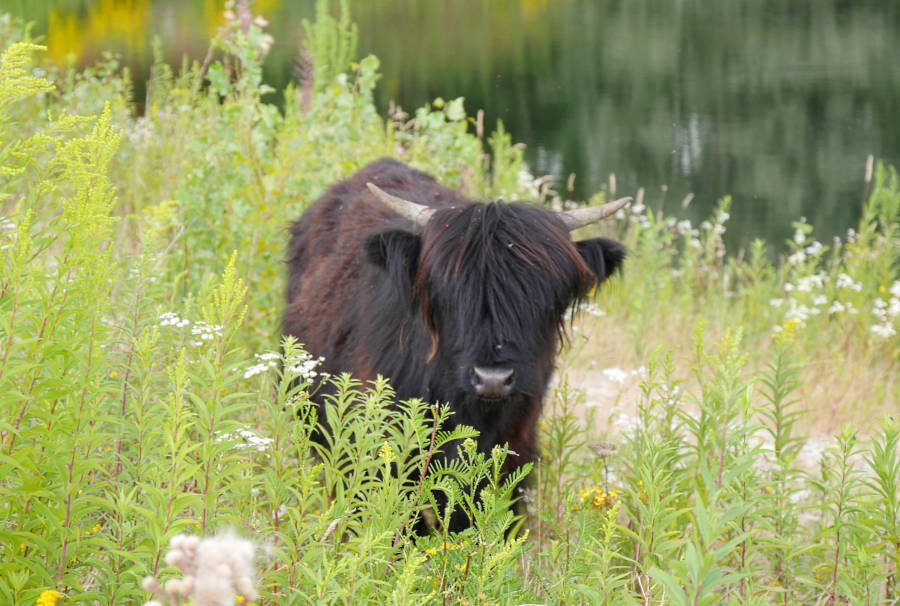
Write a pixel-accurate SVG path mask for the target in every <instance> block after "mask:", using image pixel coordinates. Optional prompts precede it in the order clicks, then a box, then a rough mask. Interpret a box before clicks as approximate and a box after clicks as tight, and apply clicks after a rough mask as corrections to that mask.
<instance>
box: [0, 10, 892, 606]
mask: <svg viewBox="0 0 900 606" xmlns="http://www.w3.org/2000/svg"><path fill="white" fill-rule="evenodd" d="M322 6H323V7H324V3H323V4H322ZM2 23H4V24H5V25H4V27H5V28H6V29H4V30H3V31H2V32H0V40H3V41H4V45H5V50H4V52H3V56H2V64H0V160H2V164H0V263H2V265H0V602H3V603H9V604H34V603H41V604H43V603H52V602H53V601H54V600H55V599H58V603H60V604H63V603H96V604H122V603H142V602H144V601H146V600H150V599H152V598H153V597H154V596H153V594H152V592H151V591H150V590H151V589H153V588H154V587H155V586H156V585H154V584H157V585H159V586H162V587H163V588H165V583H166V582H167V581H173V580H177V579H180V578H181V577H183V576H184V574H185V572H186V571H193V572H192V574H193V575H199V573H198V572H197V571H195V570H193V569H192V568H191V566H195V565H196V562H194V563H191V562H193V560H191V559H190V558H191V557H193V556H188V555H184V554H190V553H193V552H192V551H191V550H192V549H195V548H197V546H196V545H194V544H193V543H192V541H194V539H186V538H184V537H180V538H176V537H179V535H183V534H187V535H197V536H203V537H211V536H212V535H214V534H217V533H222V532H224V531H226V530H228V529H233V530H234V531H235V532H236V534H237V535H238V536H240V537H244V538H246V539H250V540H252V541H253V544H254V546H255V553H256V554H257V555H256V557H255V558H254V559H253V563H254V565H255V567H256V571H257V572H256V575H255V579H253V583H252V585H253V587H250V586H248V584H247V583H246V582H245V580H243V579H245V572H246V571H245V570H244V568H242V566H243V564H246V563H247V562H243V563H235V564H234V566H232V567H231V568H228V569H227V570H224V571H219V572H220V574H219V575H218V576H217V579H218V581H217V582H220V584H221V583H224V585H223V587H224V589H222V587H219V590H224V591H225V592H226V594H227V593H229V592H233V593H234V594H236V595H240V596H241V598H242V599H243V597H245V596H246V597H247V598H252V599H254V600H255V601H256V603H259V604H308V603H346V604H357V603H377V604H381V603H396V604H409V603H441V604H521V603H547V604H557V603H566V604H570V603H572V604H575V603H586V604H587V603H608V604H632V603H635V604H645V603H654V604H655V603H663V604H720V603H733V604H772V603H774V604H787V603H823V604H833V603H853V604H893V603H896V601H897V599H898V592H900V586H898V585H900V577H898V559H900V551H898V545H900V521H898V517H900V494H898V486H897V478H898V477H900V459H898V442H900V425H898V421H897V420H896V418H894V419H892V418H890V417H888V416H887V413H891V412H895V411H896V409H897V404H898V401H900V394H898V389H900V388H898V382H897V380H896V377H897V375H898V366H900V358H898V355H900V348H898V346H897V345H898V340H897V336H896V332H894V334H891V332H892V331H896V330H897V328H898V322H900V320H898V316H900V282H898V257H900V233H898V229H900V228H898V219H900V186H898V179H897V175H896V172H895V171H894V170H893V169H891V168H889V167H885V166H878V168H877V169H876V170H874V171H873V175H872V177H871V178H870V179H867V183H868V188H869V191H868V195H867V202H866V205H865V208H864V211H863V216H862V217H861V219H860V223H859V225H858V226H856V227H855V230H854V232H853V233H852V234H849V235H848V237H847V238H846V239H843V240H839V241H836V242H833V243H830V244H828V245H826V246H823V245H819V244H816V243H814V242H813V241H812V240H811V239H810V238H809V237H808V233H809V229H808V226H806V225H805V224H803V223H798V224H797V226H796V231H797V236H796V237H795V238H794V240H793V241H792V242H791V243H789V247H790V250H789V253H788V254H787V255H785V256H784V258H782V259H779V260H778V261H777V262H773V261H771V260H770V259H768V258H767V257H766V255H765V254H764V250H765V247H764V246H763V244H762V243H754V244H753V245H751V246H750V248H749V249H748V250H747V251H738V252H736V253H730V252H728V251H726V250H725V248H724V244H723V242H722V233H723V230H724V229H726V228H727V227H726V226H727V211H728V204H729V201H727V200H724V201H722V204H721V208H720V210H719V212H717V214H716V216H714V217H712V218H711V219H710V221H709V222H708V223H706V224H703V225H701V226H688V225H685V224H679V223H677V222H676V221H675V220H674V219H669V218H667V217H665V216H662V215H661V214H660V213H657V212H651V211H649V210H646V209H645V210H641V209H640V207H639V206H633V207H632V208H631V210H630V211H629V212H628V213H626V214H625V216H624V217H623V218H621V219H620V220H618V221H614V222H612V224H610V225H609V226H607V227H605V228H604V230H605V233H609V234H612V235H614V236H615V237H618V238H620V239H622V240H623V241H624V242H626V243H627V244H628V246H629V250H630V256H629V258H628V261H627V269H626V272H625V274H624V276H623V277H620V278H615V279H614V280H613V281H612V282H611V283H610V284H608V285H604V287H603V288H602V289H600V294H599V300H598V303H599V304H600V305H602V309H603V312H604V314H605V315H603V316H602V317H599V318H595V317H594V316H592V315H591V314H590V313H589V311H590V310H587V311H586V312H585V313H583V314H582V315H581V317H580V319H577V320H576V322H575V328H574V329H573V335H572V339H571V343H570V345H569V346H568V347H567V349H566V350H565V351H564V352H563V353H562V358H561V368H562V370H561V373H560V380H559V381H558V386H557V387H556V388H555V390H554V393H552V394H549V395H548V402H547V405H546V414H545V416H544V418H543V420H542V423H541V442H542V450H543V453H544V456H543V457H542V458H541V459H540V460H539V461H538V462H537V464H536V465H535V468H534V469H533V470H532V474H531V480H530V488H529V489H528V490H527V491H526V492H525V493H524V494H515V495H513V494H511V483H510V480H509V479H505V478H503V477H501V476H499V475H498V469H499V466H500V465H501V463H502V460H503V458H504V457H505V456H506V453H505V450H504V449H503V448H497V449H495V451H494V452H492V453H490V456H486V455H483V454H479V453H476V452H475V451H474V449H473V448H472V446H471V444H472V443H471V442H466V441H465V439H466V438H467V437H471V432H470V431H469V430H467V429H464V428H463V429H459V430H457V431H456V432H455V433H452V434H451V433H447V432H444V431H443V430H442V429H441V428H440V423H437V424H435V423H433V422H431V421H429V420H428V419H429V415H428V408H427V405H426V404H423V403H421V402H408V403H404V404H402V405H400V406H399V407H397V409H396V410H395V409H392V408H390V407H389V406H388V405H387V404H388V402H389V401H390V399H391V392H390V387H389V386H388V385H386V384H385V383H382V382H379V383H377V384H375V385H360V384H358V383H357V382H355V381H354V380H353V379H352V378H350V377H341V378H337V379H335V380H336V381H338V382H339V383H340V389H339V390H338V395H337V396H336V398H335V400H334V405H333V406H332V407H331V408H330V409H329V411H328V414H329V415H330V419H329V420H330V423H331V425H332V427H334V428H336V431H337V433H338V436H339V437H338V438H337V439H335V441H334V443H333V444H332V445H331V447H330V448H324V449H323V448H320V447H318V446H316V445H315V444H314V443H313V442H311V441H310V433H311V430H312V427H313V426H314V423H315V418H314V413H313V410H314V409H313V407H312V406H311V405H310V402H309V399H308V393H307V392H306V391H305V385H308V382H307V381H308V379H309V378H310V376H311V375H310V373H312V372H315V361H314V360H311V359H309V358H308V357H304V352H302V350H301V349H299V348H298V347H297V345H296V344H292V343H288V344H287V346H286V347H285V348H284V350H283V351H282V348H281V344H280V342H279V335H278V321H279V316H280V311H281V305H282V300H283V297H282V292H283V288H284V285H283V273H284V271H283V264H282V258H283V247H284V245H285V242H286V226H287V225H288V223H289V222H290V221H291V220H292V219H294V218H296V217H297V216H299V214H300V213H301V212H302V211H303V209H304V208H305V207H306V206H307V205H308V204H310V203H311V202H312V201H313V200H315V199H316V197H317V196H319V195H320V194H321V193H322V192H323V191H324V189H325V188H326V187H328V186H329V185H330V184H331V183H333V182H335V181H337V180H339V179H340V178H341V177H343V176H345V175H347V174H349V173H351V172H353V171H354V170H355V169H357V168H359V167H361V166H363V165H364V164H366V163H367V162H369V161H370V160H372V159H375V158H377V157H380V156H382V155H394V156H398V157H400V158H402V159H403V160H404V161H406V162H408V163H410V164H412V165H414V166H416V167H417V168H421V169H423V170H427V171H429V172H431V173H432V174H434V175H435V176H436V177H437V178H438V179H439V180H440V181H442V182H443V183H446V184H448V185H450V186H452V187H458V188H461V189H462V190H463V191H465V192H467V193H468V194H470V195H472V196H476V197H490V196H492V195H499V194H500V193H501V192H502V194H503V195H504V196H506V197H510V198H512V197H531V198H538V203H544V204H549V205H554V204H560V203H561V201H560V200H559V199H558V198H556V197H555V194H554V193H553V192H552V190H547V189H546V188H540V187H536V185H535V183H534V182H528V180H526V179H521V178H520V177H519V174H520V171H521V170H522V168H523V166H522V156H521V153H520V150H519V149H518V148H516V147H514V146H511V145H510V141H511V139H510V138H509V136H508V135H506V134H505V133H504V132H503V130H502V128H499V127H498V129H497V132H496V133H495V134H494V135H493V136H491V137H490V138H489V141H490V148H491V150H492V152H493V156H492V157H491V156H488V155H487V153H486V146H485V141H483V140H482V139H481V138H480V137H479V136H477V135H476V134H472V131H473V130H474V129H473V127H472V125H471V122H472V121H471V120H470V118H468V117H467V115H466V113H465V111H464V109H463V104H462V101H461V100H454V101H450V102H440V103H436V104H434V105H432V106H428V107H423V108H420V109H418V110H417V111H415V112H414V113H413V114H412V115H411V116H404V115H399V114H397V115H395V116H393V117H391V118H388V119H386V118H383V117H381V116H379V115H378V114H377V112H376V110H375V108H374V105H373V102H372V91H373V89H374V86H375V85H376V81H377V79H378V71H377V70H378V62H377V59H375V58H374V57H368V58H365V59H362V60H360V61H359V62H358V63H353V64H351V65H347V66H346V70H341V69H336V70H334V74H333V76H329V79H328V80H327V81H324V82H322V81H318V82H316V83H315V85H314V86H310V87H306V89H305V90H304V87H300V88H298V89H288V90H286V91H283V94H284V99H285V103H284V107H285V110H284V111H283V112H281V111H279V110H278V109H276V108H275V107H273V106H272V105H270V104H267V103H265V102H263V101H262V94H263V93H264V92H265V91H266V87H265V84H264V83H263V82H262V77H261V68H260V65H261V61H262V58H263V56H264V54H265V50H266V48H267V46H266V44H267V42H266V38H265V34H264V32H263V31H262V29H261V28H259V27H258V26H256V25H253V26H251V27H250V28H249V30H248V31H246V32H243V31H242V30H240V28H238V27H237V26H232V27H228V28H226V29H225V30H223V31H222V32H221V33H220V35H219V37H218V38H217V39H216V40H215V41H214V45H213V47H212V51H213V52H212V54H211V55H210V57H211V60H210V62H209V63H208V65H193V66H191V65H186V66H183V67H182V68H180V69H178V70H174V69H172V68H170V67H169V66H167V65H165V64H163V63H162V62H158V63H157V65H156V67H155V68H154V77H153V80H152V81H151V82H150V91H149V93H148V97H147V99H148V105H147V108H146V113H145V114H144V115H142V116H140V117H135V115H134V113H135V112H134V110H133V107H134V104H133V100H132V99H130V90H131V85H130V83H129V81H128V78H127V74H125V73H123V72H122V71H121V70H120V69H119V68H118V67H117V66H116V64H115V62H114V60H109V61H107V62H105V63H103V64H101V65H99V66H96V67H94V68H90V69H88V70H85V71H83V72H61V71H58V70H56V69H53V68H50V67H47V66H44V67H43V70H42V71H41V72H38V73H35V72H34V70H33V66H34V65H35V61H39V59H38V58H37V57H38V55H39V52H40V49H38V48H36V47H34V46H29V45H28V44H19V43H17V42H19V41H21V40H23V39H27V36H26V35H25V34H24V31H25V30H24V29H23V28H21V26H20V25H18V24H16V23H14V22H12V21H8V22H7V21H3V22H2ZM309 32H310V34H311V36H312V37H313V40H312V42H311V45H312V46H311V48H314V49H315V53H314V56H315V60H316V61H318V62H324V63H326V64H327V63H328V62H329V61H334V60H337V59H333V57H346V56H353V54H354V53H353V52H349V50H352V43H351V42H352V36H351V40H350V41H349V42H348V40H347V39H345V38H343V37H342V36H350V32H352V29H349V26H348V24H347V22H346V21H344V20H329V19H327V18H325V15H324V13H323V12H322V10H320V14H319V19H318V20H317V23H316V25H315V27H311V28H309ZM329 32H330V33H329ZM342 32H343V33H342ZM317 36H320V37H322V38H318V39H317ZM328 36H334V38H333V39H331V38H328ZM328 40H330V42H329V41H328ZM348 45H349V46H348ZM348 49H349V50H348ZM348 52H349V55H348ZM512 190H515V191H512ZM601 197H602V195H601ZM801 253H802V254H801ZM773 299H774V300H776V303H777V300H778V299H781V300H782V302H781V303H780V304H778V305H776V304H773ZM838 304H839V305H838ZM851 310H855V312H854V311H851ZM275 352H281V353H275ZM279 358H284V360H283V361H284V364H283V365H282V364H279ZM613 366H615V367H625V368H626V369H627V368H638V367H642V368H641V369H640V370H639V372H637V373H636V374H634V375H630V376H634V377H635V378H634V379H630V381H631V383H629V384H628V386H623V387H622V388H621V390H620V391H618V392H616V393H613V394H612V395H609V396H604V397H606V400H604V401H602V402H599V403H598V402H590V401H588V400H587V397H586V394H587V393H588V392H589V389H587V388H589V387H590V385H591V382H592V381H597V380H600V379H601V377H602V376H605V375H602V373H600V370H601V369H607V370H608V369H609V367H613ZM279 368H284V369H285V370H284V371H283V372H284V374H282V372H281V371H279ZM575 377H578V380H575ZM297 378H299V379H300V384H299V387H298V388H296V389H291V388H290V387H289V386H290V385H291V384H292V382H293V381H294V379H297ZM585 381H587V382H586V383H585ZM588 404H596V405H595V406H588ZM614 411H615V412H616V414H619V415H620V417H619V418H620V420H621V419H624V420H625V421H627V423H621V422H620V423H619V424H618V428H616V427H615V425H616V424H614V423H613V424H609V428H608V429H605V428H604V427H606V426H605V425H604V423H603V421H604V419H603V418H602V417H603V416H604V413H606V414H607V415H611V414H612V413H613V412H614ZM445 414H446V411H440V410H439V411H437V415H436V418H437V419H438V420H440V419H441V418H444V415H445ZM811 430H813V431H818V432H826V433H828V432H830V433H831V434H833V436H834V437H833V439H830V441H829V442H828V443H827V445H826V447H825V449H824V451H823V452H822V453H821V456H817V457H813V458H812V459H810V457H808V456H806V455H805V454H804V453H805V452H806V451H805V450H804V447H805V444H806V435H807V433H808V432H809V431H811ZM450 448H454V449H455V448H460V449H461V455H462V456H461V457H460V459H459V461H460V462H459V464H458V465H455V466H453V467H449V468H448V467H443V466H441V465H439V464H438V463H436V460H435V459H432V457H431V456H430V455H431V454H433V452H434V451H435V450H438V449H450ZM389 469H390V470H391V473H387V471H388V470H389ZM423 472H424V473H423ZM479 481H485V482H487V484H488V486H489V489H488V490H487V491H486V492H485V493H484V494H483V495H482V498H481V499H475V498H474V495H473V492H472V489H471V486H472V485H474V484H477V483H478V482H479ZM440 493H443V494H444V495H446V497H447V498H449V499H450V500H451V501H452V502H454V503H457V504H458V505H459V506H460V507H461V508H462V509H463V510H464V511H465V512H466V513H467V515H469V516H470V519H471V520H473V526H472V528H470V529H469V530H466V531H465V532H462V533H459V534H455V535H451V534H448V533H446V532H436V533H435V534H434V535H432V536H426V537H419V536H415V535H414V534H413V532H412V525H413V523H414V522H415V520H416V518H417V516H418V515H419V512H420V511H422V510H423V509H425V508H428V507H429V506H431V505H433V503H434V499H435V495H437V494H440ZM513 498H518V499H520V500H521V501H522V505H523V508H524V509H525V510H526V511H527V515H525V516H524V517H522V518H515V517H514V516H513V515H512V513H511V512H510V509H509V503H510V502H511V500H512V499H513ZM438 513H440V512H438ZM510 528H519V530H520V531H519V532H518V533H516V532H509V531H508V529H510ZM173 539H174V541H173ZM218 540H220V541H226V543H219V545H230V546H231V548H233V551H234V553H236V554H237V553H242V550H243V549H244V548H243V547H242V546H243V545H244V543H241V542H240V540H238V539H235V538H233V537H232V538H228V537H221V538H220V539H218ZM229 541H230V542H229ZM220 550H221V549H220ZM225 551H227V550H225ZM167 552H169V555H167ZM176 552H177V553H176ZM179 554H181V555H179ZM245 555H246V554H245ZM235 557H237V556H235ZM247 557H248V558H249V556H247ZM245 559H246V558H245ZM238 564H240V566H239V565H238ZM229 575H231V576H229ZM148 576H150V577H154V578H155V579H156V580H155V581H152V582H150V581H145V580H144V579H145V577H148ZM197 578H198V579H199V578H200V576H197ZM169 587H170V588H173V589H175V587H174V586H173V585H171V584H170V585H169ZM181 589H182V590H184V594H185V595H174V596H173V599H172V603H184V602H186V601H189V600H190V601H191V602H192V603H193V604H203V603H212V602H209V601H204V600H207V599H208V598H205V597H204V595H206V594H204V593H203V591H201V590H200V589H199V588H198V587H195V588H193V589H191V591H188V590H187V588H185V587H184V586H183V585H182V586H181ZM51 590H52V591H57V592H59V594H60V595H59V596H55V595H54V594H50V593H47V592H48V591H51ZM42 595H43V597H41V596H42Z"/></svg>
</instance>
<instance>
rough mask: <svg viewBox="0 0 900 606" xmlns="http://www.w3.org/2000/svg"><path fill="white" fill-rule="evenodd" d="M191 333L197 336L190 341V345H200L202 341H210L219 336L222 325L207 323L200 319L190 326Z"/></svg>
mask: <svg viewBox="0 0 900 606" xmlns="http://www.w3.org/2000/svg"><path fill="white" fill-rule="evenodd" d="M191 334H192V335H194V336H195V337H197V339H195V340H194V341H192V342H191V345H194V346H197V345H202V344H203V342H204V341H212V340H213V339H214V338H216V337H221V336H222V326H221V325H220V324H207V323H206V322H204V321H202V320H201V321H199V322H196V323H194V325H193V326H192V327H191Z"/></svg>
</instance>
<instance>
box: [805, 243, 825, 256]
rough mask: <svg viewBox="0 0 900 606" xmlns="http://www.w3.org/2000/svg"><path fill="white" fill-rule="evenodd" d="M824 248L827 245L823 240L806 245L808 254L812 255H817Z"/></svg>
mask: <svg viewBox="0 0 900 606" xmlns="http://www.w3.org/2000/svg"><path fill="white" fill-rule="evenodd" d="M824 249H825V246H824V245H823V244H822V243H821V242H819V241H818V240H816V241H814V242H813V243H812V244H810V245H809V246H807V247H806V254H808V255H809V256H811V257H814V256H815V255H817V254H819V253H820V252H822V251H823V250H824Z"/></svg>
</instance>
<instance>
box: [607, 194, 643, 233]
mask: <svg viewBox="0 0 900 606" xmlns="http://www.w3.org/2000/svg"><path fill="white" fill-rule="evenodd" d="M646 211H647V207H646V206H645V205H644V204H643V203H642V202H640V196H638V201H637V202H629V203H628V204H626V205H625V208H620V209H619V210H617V211H616V214H615V217H616V219H624V218H626V217H627V218H628V221H629V222H631V223H637V224H639V225H640V226H641V227H649V226H650V217H648V216H647V212H646Z"/></svg>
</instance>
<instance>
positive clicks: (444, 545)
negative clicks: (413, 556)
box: [425, 540, 469, 555]
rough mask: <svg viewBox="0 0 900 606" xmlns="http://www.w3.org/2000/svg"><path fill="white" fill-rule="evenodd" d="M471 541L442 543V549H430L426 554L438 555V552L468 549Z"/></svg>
mask: <svg viewBox="0 0 900 606" xmlns="http://www.w3.org/2000/svg"><path fill="white" fill-rule="evenodd" d="M468 545H469V541H468V540H466V541H463V542H462V543H446V542H444V543H441V545H440V547H429V548H428V549H426V550H425V553H427V554H428V555H436V554H437V552H438V551H455V550H457V549H462V548H463V547H468Z"/></svg>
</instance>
